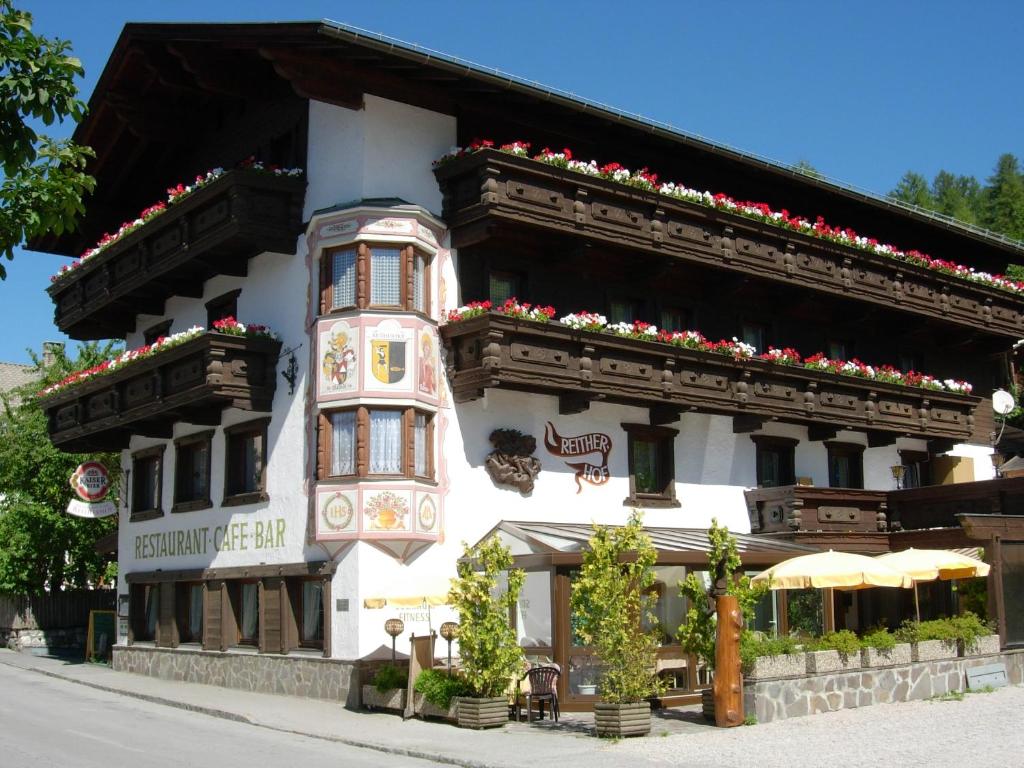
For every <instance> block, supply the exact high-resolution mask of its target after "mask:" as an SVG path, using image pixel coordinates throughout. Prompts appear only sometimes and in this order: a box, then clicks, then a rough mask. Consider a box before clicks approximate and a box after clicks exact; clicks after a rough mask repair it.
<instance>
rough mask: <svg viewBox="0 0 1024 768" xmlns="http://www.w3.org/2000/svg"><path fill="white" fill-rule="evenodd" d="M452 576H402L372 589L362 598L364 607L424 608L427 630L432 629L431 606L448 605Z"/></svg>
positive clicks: (437, 574) (431, 630)
mask: <svg viewBox="0 0 1024 768" xmlns="http://www.w3.org/2000/svg"><path fill="white" fill-rule="evenodd" d="M454 578H455V577H454V576H451V575H449V574H444V573H438V572H434V573H432V574H429V575H425V576H417V577H416V578H415V579H411V578H409V577H404V578H401V579H398V580H396V581H393V582H392V583H390V584H388V585H386V586H384V587H382V588H380V589H375V590H372V591H371V593H370V595H369V596H367V597H364V598H363V607H364V608H385V607H387V606H391V607H392V608H426V609H427V630H428V631H429V632H433V631H434V620H433V616H432V615H431V610H430V609H431V607H436V606H439V605H448V591H449V590H450V589H451V587H452V580H453V579H454Z"/></svg>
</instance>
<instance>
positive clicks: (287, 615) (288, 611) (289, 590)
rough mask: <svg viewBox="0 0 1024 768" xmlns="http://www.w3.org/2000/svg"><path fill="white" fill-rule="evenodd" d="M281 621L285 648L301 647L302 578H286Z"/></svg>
mask: <svg viewBox="0 0 1024 768" xmlns="http://www.w3.org/2000/svg"><path fill="white" fill-rule="evenodd" d="M281 602H282V608H283V610H282V611H281V621H282V622H283V623H284V628H283V631H282V634H283V639H284V644H285V649H286V650H288V651H290V650H292V649H293V648H298V647H299V606H300V604H301V602H302V579H294V578H293V579H285V592H284V594H283V595H282V598H281Z"/></svg>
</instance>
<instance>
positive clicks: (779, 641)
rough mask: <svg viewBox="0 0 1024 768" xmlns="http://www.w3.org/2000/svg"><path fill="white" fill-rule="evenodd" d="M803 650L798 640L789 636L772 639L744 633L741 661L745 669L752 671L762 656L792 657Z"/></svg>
mask: <svg viewBox="0 0 1024 768" xmlns="http://www.w3.org/2000/svg"><path fill="white" fill-rule="evenodd" d="M801 651H802V648H801V647H800V646H799V644H798V643H797V641H796V638H793V637H790V636H789V635H780V636H778V637H770V636H763V635H758V634H757V633H755V632H744V633H743V635H742V636H741V637H740V661H741V662H742V664H743V669H750V668H751V667H753V666H754V662H756V661H757V660H758V659H759V658H761V657H762V656H790V655H792V654H795V653H800V652H801Z"/></svg>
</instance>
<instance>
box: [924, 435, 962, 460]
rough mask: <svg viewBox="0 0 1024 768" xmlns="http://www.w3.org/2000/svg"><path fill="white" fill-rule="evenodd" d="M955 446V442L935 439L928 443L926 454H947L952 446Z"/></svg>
mask: <svg viewBox="0 0 1024 768" xmlns="http://www.w3.org/2000/svg"><path fill="white" fill-rule="evenodd" d="M954 445H956V441H954V440H947V439H943V438H936V439H932V440H929V441H928V453H930V454H932V455H933V456H934V455H936V454H939V453H947V452H948V451H951V450H953V446H954Z"/></svg>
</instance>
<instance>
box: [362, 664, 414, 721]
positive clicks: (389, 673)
mask: <svg viewBox="0 0 1024 768" xmlns="http://www.w3.org/2000/svg"><path fill="white" fill-rule="evenodd" d="M408 677H409V673H408V671H407V670H405V671H403V670H402V669H400V668H399V667H397V666H396V665H394V664H384V665H383V666H381V667H380V668H379V669H378V670H377V672H376V674H374V676H373V681H372V682H371V683H370V684H369V685H364V686H363V688H362V694H363V706H364V707H366V708H367V709H399V710H401V709H404V708H405V693H406V691H405V686H406V681H407V679H408Z"/></svg>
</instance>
